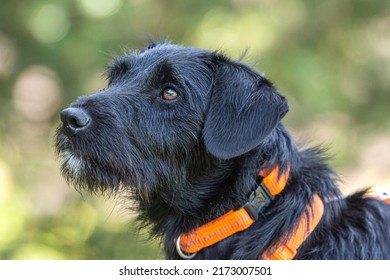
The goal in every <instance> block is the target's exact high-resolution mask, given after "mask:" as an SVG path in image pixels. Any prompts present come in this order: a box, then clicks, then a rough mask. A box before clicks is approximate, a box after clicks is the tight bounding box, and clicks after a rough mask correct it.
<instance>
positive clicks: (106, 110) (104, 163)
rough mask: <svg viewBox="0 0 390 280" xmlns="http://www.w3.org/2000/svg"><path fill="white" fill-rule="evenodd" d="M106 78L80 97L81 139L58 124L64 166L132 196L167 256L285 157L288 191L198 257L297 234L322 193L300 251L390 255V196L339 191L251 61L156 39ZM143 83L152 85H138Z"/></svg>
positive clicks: (241, 200) (82, 185)
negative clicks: (176, 94)
mask: <svg viewBox="0 0 390 280" xmlns="http://www.w3.org/2000/svg"><path fill="white" fill-rule="evenodd" d="M146 53H147V54H146ZM154 56H155V57H154ZM182 56H183V57H182ZM173 58H174V59H173ZM140 61H141V62H140ZM156 61H157V62H156ZM137 63H138V64H137ZM148 63H154V64H156V65H157V66H155V68H156V69H157V70H153V67H149V65H148ZM154 64H153V65H154ZM176 64H178V65H176ZM137 67H138V68H139V69H138V68H137ZM142 67H144V68H145V69H147V70H145V69H144V68H142ZM135 69H136V70H137V71H139V72H137V73H136V74H134V73H135ZM180 71H182V72H180ZM197 71H198V72H197ZM149 72H150V73H149ZM177 72H180V73H179V74H178V73H177ZM161 73H164V75H163V74H161ZM142 75H145V76H142ZM153 75H155V76H156V77H154V76H153ZM108 76H109V78H110V83H109V84H110V85H109V86H108V88H106V89H105V90H104V91H103V92H100V93H97V94H94V95H91V96H86V97H82V98H80V99H78V100H77V101H76V102H75V103H74V104H72V105H71V107H73V108H83V110H88V114H89V115H90V116H91V118H92V119H93V122H92V124H91V127H89V128H88V130H85V131H82V132H79V133H78V134H77V135H76V136H72V137H69V136H66V135H65V133H64V128H63V127H60V128H59V129H58V131H57V134H56V154H57V156H58V158H59V161H60V163H61V170H62V174H63V175H64V177H65V178H66V179H67V180H68V182H69V183H70V184H73V185H74V186H75V187H76V188H77V189H78V190H87V191H90V192H92V193H96V194H102V193H109V194H114V193H115V194H117V193H118V192H119V193H121V192H123V194H124V195H126V196H129V199H130V200H131V202H129V203H128V205H125V207H128V208H131V209H132V210H134V211H136V213H138V223H139V226H140V227H141V228H142V227H146V228H148V229H149V232H150V235H151V236H152V237H157V238H159V239H160V240H161V242H162V245H163V248H164V251H165V254H166V256H167V258H169V259H178V258H179V255H178V254H177V252H176V251H175V240H176V239H177V237H178V236H180V235H181V234H182V233H185V232H189V231H190V230H192V229H194V228H197V227H199V226H201V225H202V224H205V223H207V222H209V221H211V220H213V219H216V218H218V217H220V216H221V215H223V214H225V213H226V212H228V211H230V210H232V209H238V208H239V207H241V206H243V205H244V204H245V203H246V202H247V199H248V197H249V195H250V193H251V191H253V188H254V187H255V186H256V179H257V174H259V171H260V170H261V169H266V170H267V169H269V168H270V167H273V166H276V165H277V166H279V172H280V173H283V172H284V171H285V170H286V169H287V168H289V169H290V172H289V179H288V183H287V185H286V188H285V189H284V191H283V192H282V193H281V194H279V195H277V196H276V197H275V199H274V200H273V201H272V203H271V204H270V205H269V206H268V207H266V208H265V209H263V210H262V212H261V213H260V214H259V218H258V219H257V220H256V221H255V222H254V224H253V225H252V226H251V227H250V228H248V229H247V230H245V231H242V232H239V233H237V234H235V235H233V236H231V237H229V238H227V239H225V240H223V241H221V242H219V243H217V244H215V245H213V246H210V247H207V248H204V249H203V250H201V251H200V252H198V254H197V256H196V258H197V259H258V258H260V256H261V255H262V253H263V252H264V251H265V250H266V249H267V248H269V247H270V245H272V244H274V242H276V240H279V241H280V242H283V240H284V239H283V238H287V237H288V236H289V234H293V232H294V228H295V225H296V222H297V221H298V219H299V218H300V217H301V215H302V214H303V213H305V211H307V208H306V207H307V205H308V204H310V203H311V202H312V199H313V195H314V194H317V195H318V196H319V197H320V198H321V199H322V200H323V202H325V211H324V215H323V217H322V219H321V221H320V223H319V225H318V226H317V228H316V229H315V230H314V232H313V233H312V234H311V235H310V236H309V237H308V239H307V240H306V241H305V242H304V243H303V244H302V246H301V247H300V248H299V250H298V253H297V255H296V256H295V258H297V259H390V206H389V205H387V204H385V203H384V202H382V201H379V200H377V199H372V198H368V197H367V195H366V194H365V192H364V191H362V192H359V193H356V194H354V195H352V196H349V197H342V195H341V193H340V191H339V189H338V188H337V185H336V182H337V176H336V174H335V173H334V172H333V171H332V169H331V168H330V167H329V166H328V165H327V163H326V161H327V158H326V156H324V155H325V153H324V151H323V150H322V149H320V148H301V147H297V145H296V144H295V142H294V141H293V139H292V137H291V136H290V134H289V133H288V131H287V130H286V129H285V128H284V126H283V125H282V124H281V123H280V120H281V118H283V116H284V115H285V114H286V112H287V111H288V105H287V102H286V101H285V99H284V98H283V97H282V96H281V95H280V94H279V93H278V92H277V90H276V89H275V88H274V87H273V86H272V84H271V83H270V82H268V81H267V80H266V79H265V78H264V77H262V76H261V75H259V74H257V73H256V72H255V71H253V70H252V69H250V68H249V67H247V66H245V65H242V64H240V63H237V62H234V61H231V60H229V59H228V58H226V57H224V56H222V55H221V54H218V53H213V52H209V51H202V50H197V49H191V48H184V47H178V46H174V45H170V44H162V45H158V44H156V45H153V46H151V47H149V48H146V49H145V50H143V51H141V52H138V53H135V54H132V55H130V56H129V57H124V58H121V59H118V60H117V61H115V62H114V65H113V66H111V70H109V73H108ZM160 76H163V77H160ZM183 77H186V80H185V82H183V81H182V80H181V79H183ZM161 79H162V80H161ZM166 79H168V82H167V81H166ZM141 82H142V83H146V82H150V83H151V85H150V86H149V87H150V90H148V91H147V92H140V91H141V89H142V87H140V86H139V85H138V84H137V83H141ZM160 83H161V84H163V85H165V87H166V84H167V83H168V85H169V86H171V85H172V84H175V85H176V87H178V88H179V89H181V93H182V96H181V97H180V98H179V99H178V101H174V102H165V101H164V100H161V99H159V98H158V97H156V96H157V95H156V96H152V95H151V94H152V93H153V92H155V91H156V92H158V91H159V90H161V88H159V85H160ZM129 92H131V93H132V94H129ZM237 93H240V94H237ZM148 94H149V95H148ZM149 114H150V115H149ZM153 114H156V115H153ZM134 116H137V117H136V118H135V117H134ZM306 214H307V215H309V213H306ZM282 237H283V238H282Z"/></svg>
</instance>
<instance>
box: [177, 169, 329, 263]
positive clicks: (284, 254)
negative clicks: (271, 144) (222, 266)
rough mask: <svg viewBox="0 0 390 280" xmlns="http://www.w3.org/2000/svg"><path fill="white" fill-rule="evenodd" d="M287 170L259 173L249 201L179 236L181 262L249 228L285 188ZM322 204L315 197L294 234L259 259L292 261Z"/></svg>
mask: <svg viewBox="0 0 390 280" xmlns="http://www.w3.org/2000/svg"><path fill="white" fill-rule="evenodd" d="M289 172H290V170H289V168H287V170H286V171H285V172H284V173H282V174H279V166H275V167H274V168H272V169H270V170H262V171H260V172H259V176H260V177H262V182H261V184H259V186H258V188H257V189H256V190H255V191H254V192H253V193H252V194H251V196H250V198H249V202H248V203H247V204H245V205H244V206H243V207H241V208H240V209H238V210H231V211H229V212H227V213H226V214H224V215H222V216H221V217H219V218H217V219H215V220H213V221H211V222H209V223H206V224H204V225H202V226H200V227H198V228H196V229H194V230H192V231H190V232H188V233H185V234H182V235H181V236H179V238H178V240H177V243H176V250H177V252H178V254H179V255H180V256H181V257H182V258H185V259H190V258H193V257H194V256H195V255H196V253H197V252H198V251H200V250H202V249H203V248H206V247H209V246H211V245H214V244H216V243H218V242H220V241H222V240H224V239H225V238H227V237H229V236H232V235H233V234H235V233H237V232H240V231H243V230H245V229H247V228H249V227H250V226H251V225H252V224H253V223H254V221H255V220H256V219H257V213H259V212H260V210H261V209H262V208H263V207H265V206H267V205H269V203H270V202H271V201H272V199H273V198H274V196H275V195H277V194H279V193H281V192H282V191H283V189H284V188H285V186H286V184H287V180H288V176H289ZM323 208H324V206H323V203H322V201H321V199H320V198H319V196H317V195H315V196H314V198H313V202H312V203H310V204H308V205H307V213H309V214H307V213H304V214H302V216H301V218H300V219H299V221H298V223H297V226H296V227H295V230H294V234H292V235H291V236H290V237H289V238H288V239H287V241H285V242H278V241H277V242H275V243H274V245H272V246H271V247H270V248H269V249H267V250H266V251H265V252H264V253H263V255H262V258H263V259H292V258H294V256H295V254H296V251H297V249H298V247H299V246H300V245H301V244H302V243H303V241H304V240H305V239H306V238H307V237H308V236H309V235H310V233H311V232H312V231H313V230H314V228H315V227H316V226H317V224H318V222H319V221H320V219H321V217H322V214H323Z"/></svg>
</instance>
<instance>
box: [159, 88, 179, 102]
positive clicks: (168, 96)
mask: <svg viewBox="0 0 390 280" xmlns="http://www.w3.org/2000/svg"><path fill="white" fill-rule="evenodd" d="M161 96H162V98H163V99H164V100H174V99H176V98H177V97H178V96H179V94H178V93H177V91H176V90H174V89H173V88H169V87H168V88H166V89H164V90H163V91H162V92H161Z"/></svg>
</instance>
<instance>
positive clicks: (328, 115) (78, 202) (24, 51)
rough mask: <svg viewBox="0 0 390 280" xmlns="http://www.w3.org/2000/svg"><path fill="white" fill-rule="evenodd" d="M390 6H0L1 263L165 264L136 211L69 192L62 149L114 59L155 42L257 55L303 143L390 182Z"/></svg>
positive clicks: (354, 170)
mask: <svg viewBox="0 0 390 280" xmlns="http://www.w3.org/2000/svg"><path fill="white" fill-rule="evenodd" d="M389 8H390V2H389V1H385V0H377V1H366V0H358V1H356V0H343V1H339V0H327V1H312V0H292V1H281V0H275V1H270V0H230V1H223V0H217V1H207V0H189V1H181V0H163V1H153V0H145V1H141V0H112V1H104V0H54V1H49V0H29V1H12V0H2V2H1V4H0V258H3V259H40V258H43V259H126V258H129V259H148V258H162V254H161V249H160V247H159V246H158V244H157V242H149V241H147V242H146V241H145V242H144V240H145V236H144V234H137V233H136V230H135V227H134V225H132V223H131V221H132V220H133V218H132V216H131V215H132V214H131V213H128V212H126V211H125V212H124V213H123V214H120V213H121V211H120V210H116V208H115V210H112V209H110V206H108V205H111V207H112V205H115V200H114V199H113V200H109V201H101V200H98V201H96V199H94V198H90V197H86V198H84V199H83V198H82V197H81V196H80V195H79V194H78V193H77V192H76V191H74V190H73V189H72V188H69V187H67V186H66V183H65V182H64V181H63V179H62V178H61V176H60V175H59V172H58V163H57V162H56V161H55V158H54V153H53V141H52V136H53V134H54V129H55V127H56V126H57V125H58V122H59V119H58V114H59V111H60V110H61V108H63V107H66V106H67V105H68V104H69V103H70V102H71V101H73V100H74V99H75V98H77V96H79V95H82V94H88V93H91V92H94V91H97V90H98V89H100V88H102V87H104V86H105V85H106V81H105V80H104V78H103V77H102V73H103V72H104V69H105V65H107V63H108V62H109V61H110V59H111V57H112V56H113V55H115V54H121V53H123V52H124V51H126V50H127V49H131V48H139V47H142V46H144V45H145V44H146V43H147V38H148V37H152V38H157V39H159V38H165V37H167V38H169V39H171V40H172V41H173V42H175V43H179V44H185V45H192V46H196V47H201V48H210V49H220V50H222V51H224V52H225V53H226V54H228V55H230V56H232V57H233V58H239V57H240V55H241V54H242V53H243V52H245V50H247V49H248V52H247V55H246V57H245V58H244V61H246V62H248V63H253V62H255V63H256V67H257V68H258V69H259V71H262V72H264V73H265V75H266V76H267V77H268V78H270V79H271V80H272V81H274V82H275V84H276V86H277V87H278V88H279V89H280V90H281V92H282V93H283V94H284V95H286V97H287V98H288V99H289V100H290V103H291V108H292V109H291V112H290V113H289V114H288V115H287V117H286V120H285V121H286V123H287V125H288V127H289V128H290V129H292V131H293V133H294V134H296V135H297V136H299V137H300V136H303V137H304V138H307V137H310V138H311V139H312V140H313V142H315V143H321V142H324V143H326V144H330V145H331V147H332V148H331V151H330V152H331V153H332V154H334V155H335V159H334V160H333V161H332V165H333V166H334V167H336V168H337V169H338V170H342V171H344V172H346V173H347V174H348V175H350V176H355V175H356V174H363V175H364V176H363V177H361V178H360V179H365V180H367V179H368V178H369V179H371V178H375V179H376V180H377V181H382V182H385V183H389V182H390V177H389V175H388V170H389V167H390V159H389V157H390V155H389V154H390V152H389V147H390V134H389V126H390V122H389V120H390V118H389V117H388V116H389V114H388V111H389V103H390V79H389V78H388V77H389V76H390V40H389V38H390V31H389V30H390V29H389V28H388V27H389V26H390V16H389ZM386 151H387V153H386ZM358 155H361V156H358ZM372 158H375V160H374V161H373V160H372ZM376 170H377V172H376ZM382 171H383V172H382ZM354 178H355V177H354ZM350 182H351V183H353V184H357V183H361V181H354V180H352V181H350ZM366 183H367V184H370V183H371V181H369V182H364V183H363V184H366ZM127 203H131V202H127ZM102 205H103V206H102ZM104 207H106V208H104Z"/></svg>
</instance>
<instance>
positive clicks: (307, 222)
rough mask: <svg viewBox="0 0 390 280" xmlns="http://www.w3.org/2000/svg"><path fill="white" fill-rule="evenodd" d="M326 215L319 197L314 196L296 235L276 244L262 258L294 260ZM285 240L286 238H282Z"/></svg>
mask: <svg viewBox="0 0 390 280" xmlns="http://www.w3.org/2000/svg"><path fill="white" fill-rule="evenodd" d="M323 213H324V203H323V202H322V200H321V198H320V197H319V196H318V195H316V194H315V195H314V196H313V202H312V203H311V204H308V205H307V206H306V212H304V213H303V214H302V216H301V217H300V219H299V221H298V223H297V225H296V227H295V230H296V231H295V232H294V234H292V235H290V237H289V238H288V239H287V240H286V241H285V242H280V241H279V242H276V243H275V244H274V245H271V247H270V248H268V249H267V250H266V251H265V252H264V253H263V254H262V256H261V259H263V260H292V259H293V258H294V257H295V255H296V254H297V250H298V248H299V247H300V246H301V245H302V243H303V241H305V240H306V239H307V237H308V236H309V235H310V234H311V233H312V231H313V230H314V229H315V228H316V226H317V225H318V223H319V222H320V220H321V217H322V215H323ZM281 240H284V238H281Z"/></svg>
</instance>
